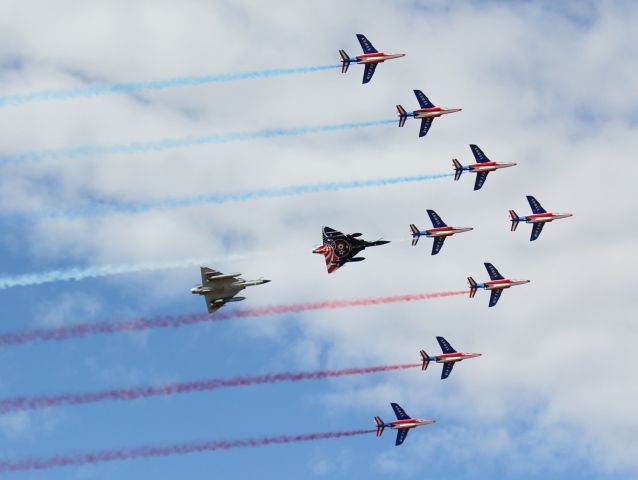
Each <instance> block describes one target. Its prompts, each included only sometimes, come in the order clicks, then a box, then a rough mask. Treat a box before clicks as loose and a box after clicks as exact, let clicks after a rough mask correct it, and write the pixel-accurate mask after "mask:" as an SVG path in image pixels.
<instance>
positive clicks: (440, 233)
mask: <svg viewBox="0 0 638 480" xmlns="http://www.w3.org/2000/svg"><path fill="white" fill-rule="evenodd" d="M427 212H428V215H429V216H430V220H432V226H433V227H434V228H430V229H429V230H425V231H420V230H419V229H418V228H417V226H416V225H414V224H411V225H410V230H411V231H412V245H413V246H414V245H416V244H417V243H419V238H421V237H423V236H425V237H430V238H433V239H434V243H433V245H432V255H436V254H437V253H439V252H440V251H441V247H443V242H445V238H446V237H451V236H452V235H454V234H456V233H463V232H469V231H470V230H474V229H473V228H470V227H467V228H454V227H448V226H447V225H446V224H445V222H444V221H443V220H441V217H439V216H438V215H437V214H436V212H435V211H434V210H428V211H427Z"/></svg>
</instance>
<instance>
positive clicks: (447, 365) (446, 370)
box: [441, 362, 456, 380]
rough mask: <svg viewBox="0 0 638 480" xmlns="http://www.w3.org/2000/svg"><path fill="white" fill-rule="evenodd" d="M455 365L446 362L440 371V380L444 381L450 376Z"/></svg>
mask: <svg viewBox="0 0 638 480" xmlns="http://www.w3.org/2000/svg"><path fill="white" fill-rule="evenodd" d="M455 363H456V362H448V363H444V364H443V370H442V371H441V380H444V379H446V378H447V377H449V376H450V373H452V369H453V368H454V364H455Z"/></svg>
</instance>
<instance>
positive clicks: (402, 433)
mask: <svg viewBox="0 0 638 480" xmlns="http://www.w3.org/2000/svg"><path fill="white" fill-rule="evenodd" d="M409 430H410V429H409V428H400V429H398V430H397V441H396V442H394V445H395V446H397V447H398V446H399V445H401V444H402V443H403V442H405V439H406V437H407V436H408V431H409Z"/></svg>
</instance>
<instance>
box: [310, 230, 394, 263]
mask: <svg viewBox="0 0 638 480" xmlns="http://www.w3.org/2000/svg"><path fill="white" fill-rule="evenodd" d="M361 235H362V234H361V233H351V234H348V235H346V234H344V233H341V232H339V231H337V230H334V229H332V228H330V227H323V230H322V237H323V244H322V245H318V246H316V247H315V248H314V249H313V250H312V253H320V254H322V255H324V256H325V258H326V267H327V268H328V273H332V272H334V271H335V270H336V269H338V268H339V267H342V266H343V265H344V264H346V263H348V262H361V261H363V260H365V258H364V257H357V256H355V255H357V254H358V253H359V252H360V251H362V250H363V249H365V248H367V247H376V246H377V245H385V244H386V243H390V242H389V241H388V240H377V241H375V242H367V241H365V240H360V239H359V238H358V237H360V236H361Z"/></svg>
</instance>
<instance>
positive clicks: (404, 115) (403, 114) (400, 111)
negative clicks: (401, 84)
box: [397, 105, 408, 127]
mask: <svg viewBox="0 0 638 480" xmlns="http://www.w3.org/2000/svg"><path fill="white" fill-rule="evenodd" d="M397 113H398V114H399V127H402V126H403V125H405V121H406V120H407V119H408V112H406V111H405V108H403V107H402V106H401V105H397Z"/></svg>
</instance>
